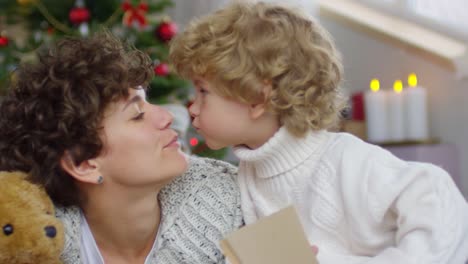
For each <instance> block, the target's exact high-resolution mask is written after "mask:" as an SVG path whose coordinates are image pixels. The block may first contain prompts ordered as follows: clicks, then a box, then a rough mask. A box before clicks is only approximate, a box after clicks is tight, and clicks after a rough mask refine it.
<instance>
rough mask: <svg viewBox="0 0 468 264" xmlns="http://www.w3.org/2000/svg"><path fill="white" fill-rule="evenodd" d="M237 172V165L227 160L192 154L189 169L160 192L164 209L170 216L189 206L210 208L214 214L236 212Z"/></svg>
mask: <svg viewBox="0 0 468 264" xmlns="http://www.w3.org/2000/svg"><path fill="white" fill-rule="evenodd" d="M236 175H237V168H236V167H235V166H233V165H231V164H229V163H227V162H224V161H220V160H214V159H210V158H200V157H195V156H191V157H190V165H189V169H188V170H187V172H186V173H185V174H183V175H181V176H179V177H177V178H176V179H174V180H173V181H172V182H171V183H169V184H168V185H167V186H166V187H164V188H163V189H162V190H161V192H160V193H159V200H160V204H161V209H162V211H163V212H164V213H165V214H166V216H169V218H171V217H176V216H177V215H179V213H180V212H181V211H183V210H185V209H186V208H189V207H192V208H195V209H196V210H199V209H200V208H204V207H207V208H211V209H210V211H211V212H212V214H217V215H220V216H221V217H227V216H224V215H232V214H233V213H234V212H235V213H236V214H237V211H238V210H240V190H239V187H238V186H237V183H236V178H235V177H236ZM212 207H216V208H212ZM199 212H200V210H199Z"/></svg>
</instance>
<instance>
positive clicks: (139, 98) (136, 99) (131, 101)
mask: <svg viewBox="0 0 468 264" xmlns="http://www.w3.org/2000/svg"><path fill="white" fill-rule="evenodd" d="M142 100H143V99H142V98H141V96H139V95H135V96H134V97H133V98H132V99H130V100H128V102H127V103H126V104H125V106H124V108H123V109H122V112H123V111H125V109H127V107H128V106H129V105H131V104H134V103H137V102H139V101H142Z"/></svg>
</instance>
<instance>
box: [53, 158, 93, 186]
mask: <svg viewBox="0 0 468 264" xmlns="http://www.w3.org/2000/svg"><path fill="white" fill-rule="evenodd" d="M60 166H62V169H63V170H65V171H66V172H67V173H68V174H70V175H71V176H72V177H73V178H75V179H76V180H77V181H80V182H86V183H94V184H100V183H101V182H102V174H101V173H100V171H99V166H98V164H97V162H96V160H94V159H88V160H84V161H82V162H80V163H79V164H76V162H75V160H74V159H73V157H72V155H71V154H70V152H68V151H66V152H65V154H64V155H63V156H62V158H61V159H60Z"/></svg>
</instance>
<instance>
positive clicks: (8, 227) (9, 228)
mask: <svg viewBox="0 0 468 264" xmlns="http://www.w3.org/2000/svg"><path fill="white" fill-rule="evenodd" d="M3 233H4V234H5V235H7V236H9V235H11V234H13V226H12V225H10V224H6V225H4V226H3Z"/></svg>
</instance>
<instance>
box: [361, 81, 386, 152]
mask: <svg viewBox="0 0 468 264" xmlns="http://www.w3.org/2000/svg"><path fill="white" fill-rule="evenodd" d="M364 103H365V108H366V109H365V110H366V123H367V140H368V141H370V142H374V143H380V142H385V141H388V122H387V98H386V94H385V92H384V91H381V90H380V82H379V80H378V79H373V80H372V81H371V82H370V91H367V92H366V94H365V96H364Z"/></svg>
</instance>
